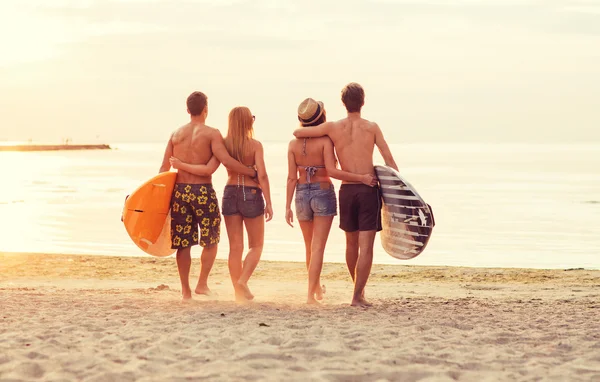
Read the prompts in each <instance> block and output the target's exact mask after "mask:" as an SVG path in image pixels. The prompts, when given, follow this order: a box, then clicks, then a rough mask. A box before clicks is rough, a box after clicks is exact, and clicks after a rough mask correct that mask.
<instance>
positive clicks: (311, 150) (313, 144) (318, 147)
mask: <svg viewBox="0 0 600 382" xmlns="http://www.w3.org/2000/svg"><path fill="white" fill-rule="evenodd" d="M326 139H329V137H319V138H310V139H308V138H307V139H304V138H300V139H294V140H293V141H292V142H291V143H290V148H291V150H292V153H293V154H294V160H295V162H296V165H297V166H298V183H300V184H302V183H307V177H306V167H308V166H319V168H318V169H317V171H316V172H315V173H314V175H312V176H311V177H310V178H311V183H315V182H331V179H330V178H329V175H328V174H327V170H325V158H324V155H323V150H324V149H325V140H326ZM321 166H322V167H321Z"/></svg>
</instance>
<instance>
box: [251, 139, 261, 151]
mask: <svg viewBox="0 0 600 382" xmlns="http://www.w3.org/2000/svg"><path fill="white" fill-rule="evenodd" d="M251 142H252V149H254V151H261V150H262V149H263V145H262V143H260V141H258V140H256V139H252V141H251Z"/></svg>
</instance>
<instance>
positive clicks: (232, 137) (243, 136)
mask: <svg viewBox="0 0 600 382" xmlns="http://www.w3.org/2000/svg"><path fill="white" fill-rule="evenodd" d="M253 138H254V117H253V116H252V112H251V111H250V109H248V108H247V107H245V106H237V107H234V108H233V109H231V111H230V112H229V128H228V129H227V136H226V137H225V148H227V152H229V155H231V157H232V158H234V159H236V160H238V161H240V162H242V161H243V160H244V155H245V154H247V153H248V143H249V142H250V141H251V140H252V139H253Z"/></svg>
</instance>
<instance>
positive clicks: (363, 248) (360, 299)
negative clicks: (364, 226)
mask: <svg viewBox="0 0 600 382" xmlns="http://www.w3.org/2000/svg"><path fill="white" fill-rule="evenodd" d="M376 234H377V231H361V232H359V235H358V245H359V255H358V262H357V264H356V282H355V284H354V295H353V296H352V306H360V307H367V306H371V304H370V303H368V302H367V301H366V300H365V297H364V294H363V293H364V290H365V286H366V285H367V280H368V279H369V275H370V273H371V266H372V265H373V246H374V244H375V235H376Z"/></svg>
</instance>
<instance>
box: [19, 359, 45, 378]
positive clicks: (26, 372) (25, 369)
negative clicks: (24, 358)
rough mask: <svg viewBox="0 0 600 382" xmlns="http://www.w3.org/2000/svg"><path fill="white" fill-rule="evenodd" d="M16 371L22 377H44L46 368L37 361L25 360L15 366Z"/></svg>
mask: <svg viewBox="0 0 600 382" xmlns="http://www.w3.org/2000/svg"><path fill="white" fill-rule="evenodd" d="M14 373H16V374H18V375H19V376H20V377H26V378H42V377H43V376H44V374H45V373H46V370H44V368H43V367H42V366H40V364H39V363H37V362H23V363H20V364H18V365H17V366H16V367H15V369H14Z"/></svg>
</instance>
